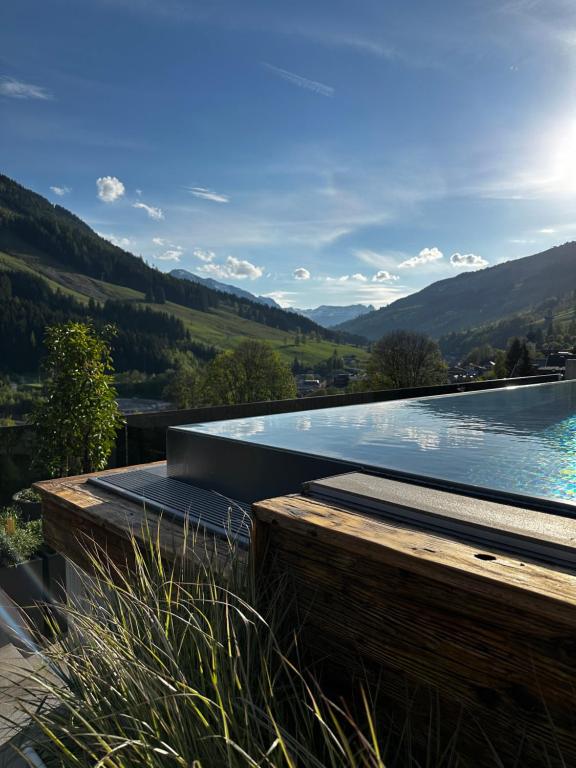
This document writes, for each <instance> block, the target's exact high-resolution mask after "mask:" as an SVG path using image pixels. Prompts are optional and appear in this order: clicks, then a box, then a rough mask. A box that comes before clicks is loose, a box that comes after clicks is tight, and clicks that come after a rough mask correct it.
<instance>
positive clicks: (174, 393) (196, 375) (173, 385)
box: [163, 362, 202, 408]
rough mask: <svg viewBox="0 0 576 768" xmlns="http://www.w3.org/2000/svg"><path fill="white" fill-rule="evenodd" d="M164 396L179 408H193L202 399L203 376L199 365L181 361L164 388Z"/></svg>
mask: <svg viewBox="0 0 576 768" xmlns="http://www.w3.org/2000/svg"><path fill="white" fill-rule="evenodd" d="M163 396H164V397H165V398H166V399H167V400H169V401H170V402H171V403H174V404H175V405H176V406H177V407H178V408H193V407H194V406H196V405H200V402H201V399H202V377H201V375H200V371H199V370H198V367H197V366H194V365H191V364H190V363H188V362H185V363H180V364H179V365H178V366H177V367H176V370H175V371H174V373H173V374H172V376H171V378H170V383H169V384H168V386H167V387H166V388H165V389H164V392H163Z"/></svg>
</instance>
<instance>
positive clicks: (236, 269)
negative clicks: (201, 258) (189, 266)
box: [198, 256, 264, 280]
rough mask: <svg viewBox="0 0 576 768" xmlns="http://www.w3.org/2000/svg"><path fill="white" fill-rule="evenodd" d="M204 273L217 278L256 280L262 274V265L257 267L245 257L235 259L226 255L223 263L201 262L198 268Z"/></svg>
mask: <svg viewBox="0 0 576 768" xmlns="http://www.w3.org/2000/svg"><path fill="white" fill-rule="evenodd" d="M198 271H199V272H202V273H203V274H205V275H213V276H214V277H219V278H236V279H237V280H244V279H245V278H249V279H250V280H256V279H257V278H258V277H262V275H263V274H264V269H263V267H257V266H256V265H255V264H252V263H251V262H250V261H246V260H245V259H237V258H235V257H234V256H228V258H227V259H226V263H225V264H203V265H202V266H201V267H200V268H199V269H198Z"/></svg>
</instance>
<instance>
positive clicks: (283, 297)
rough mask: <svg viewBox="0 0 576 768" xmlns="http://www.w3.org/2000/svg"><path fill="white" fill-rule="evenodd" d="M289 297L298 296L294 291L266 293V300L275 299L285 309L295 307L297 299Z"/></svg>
mask: <svg viewBox="0 0 576 768" xmlns="http://www.w3.org/2000/svg"><path fill="white" fill-rule="evenodd" d="M289 296H297V294H296V293H295V292H294V291H272V292H271V293H265V294H264V298H266V299H274V301H275V302H276V303H277V304H280V306H281V307H283V308H284V309H289V308H290V307H293V306H294V304H295V303H296V300H295V299H292V298H290V299H289V298H288V297H289Z"/></svg>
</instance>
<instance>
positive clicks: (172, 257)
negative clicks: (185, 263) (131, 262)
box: [154, 246, 182, 261]
mask: <svg viewBox="0 0 576 768" xmlns="http://www.w3.org/2000/svg"><path fill="white" fill-rule="evenodd" d="M181 256H182V248H180V247H179V246H175V247H174V248H169V249H168V250H167V251H164V253H161V254H160V255H159V256H155V257H154V258H155V259H158V260H159V261H180V257H181Z"/></svg>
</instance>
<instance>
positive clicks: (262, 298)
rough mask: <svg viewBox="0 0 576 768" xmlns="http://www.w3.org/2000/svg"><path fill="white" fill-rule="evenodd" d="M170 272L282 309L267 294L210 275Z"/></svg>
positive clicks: (184, 270)
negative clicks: (215, 278)
mask: <svg viewBox="0 0 576 768" xmlns="http://www.w3.org/2000/svg"><path fill="white" fill-rule="evenodd" d="M170 274H171V275H172V277H177V278H178V279H179V280H190V281H191V282H193V283H200V285H205V286H206V287H207V288H212V290H214V291H221V292H222V293H230V294H232V295H233V296H239V297H240V298H242V299H248V301H255V302H256V303H257V304H265V305H266V306H267V307H276V308H277V309H282V307H281V306H280V304H278V302H277V301H274V299H271V298H270V297H269V296H255V295H254V294H253V293H250V291H245V290H243V289H242V288H237V287H236V286H235V285H228V283H221V282H219V281H218V280H214V279H213V278H211V277H200V276H199V275H195V274H194V272H189V271H188V270H187V269H172V270H170ZM311 319H312V318H311ZM316 322H318V321H316ZM318 325H322V323H318Z"/></svg>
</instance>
